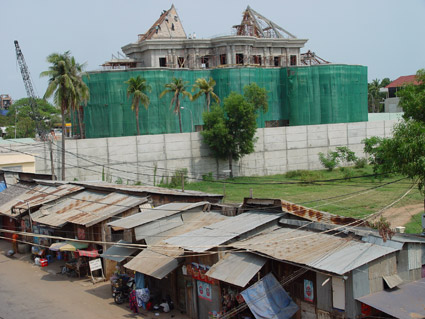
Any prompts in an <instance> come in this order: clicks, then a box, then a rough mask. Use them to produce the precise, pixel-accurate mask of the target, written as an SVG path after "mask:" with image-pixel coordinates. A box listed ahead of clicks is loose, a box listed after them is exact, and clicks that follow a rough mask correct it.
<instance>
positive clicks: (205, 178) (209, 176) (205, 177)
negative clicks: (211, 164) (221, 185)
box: [202, 172, 214, 182]
mask: <svg viewBox="0 0 425 319" xmlns="http://www.w3.org/2000/svg"><path fill="white" fill-rule="evenodd" d="M202 180H203V181H204V182H212V181H213V180H214V178H213V173H212V172H209V173H208V174H204V175H202Z"/></svg>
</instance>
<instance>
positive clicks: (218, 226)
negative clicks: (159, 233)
mask: <svg viewBox="0 0 425 319" xmlns="http://www.w3.org/2000/svg"><path fill="white" fill-rule="evenodd" d="M281 216H282V214H280V213H275V214H273V213H264V212H246V213H243V214H240V215H237V216H235V217H229V218H228V219H226V220H224V221H221V222H218V223H215V224H212V225H209V226H207V227H202V228H199V229H196V230H194V231H191V232H189V233H186V234H184V235H180V236H176V237H173V238H170V239H167V240H166V242H167V243H168V244H170V245H175V246H178V247H182V248H185V249H187V250H191V251H195V252H204V251H207V250H209V249H211V248H214V247H216V246H218V245H220V244H223V243H225V242H227V241H229V240H231V239H233V238H236V237H238V236H240V235H242V234H244V233H247V232H249V231H251V230H254V229H256V228H258V227H260V226H263V225H265V224H268V223H271V222H273V221H275V220H277V219H279V217H281Z"/></svg>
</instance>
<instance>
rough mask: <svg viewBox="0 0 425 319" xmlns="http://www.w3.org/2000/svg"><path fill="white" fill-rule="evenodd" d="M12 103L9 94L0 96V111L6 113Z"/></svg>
mask: <svg viewBox="0 0 425 319" xmlns="http://www.w3.org/2000/svg"><path fill="white" fill-rule="evenodd" d="M12 103H13V101H12V98H11V97H10V96H9V94H0V111H8V110H9V107H10V106H11V105H12ZM2 114H3V113H2Z"/></svg>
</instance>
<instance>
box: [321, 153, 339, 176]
mask: <svg viewBox="0 0 425 319" xmlns="http://www.w3.org/2000/svg"><path fill="white" fill-rule="evenodd" d="M319 161H320V163H322V165H323V167H325V168H326V169H327V170H328V171H330V172H332V170H333V169H334V168H335V167H337V166H338V162H339V161H338V153H337V152H328V153H327V154H326V155H325V154H324V153H322V152H320V153H319Z"/></svg>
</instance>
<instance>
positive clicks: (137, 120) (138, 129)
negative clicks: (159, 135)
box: [136, 106, 140, 135]
mask: <svg viewBox="0 0 425 319" xmlns="http://www.w3.org/2000/svg"><path fill="white" fill-rule="evenodd" d="M136 126H137V135H140V128H139V107H138V106H136Z"/></svg>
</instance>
